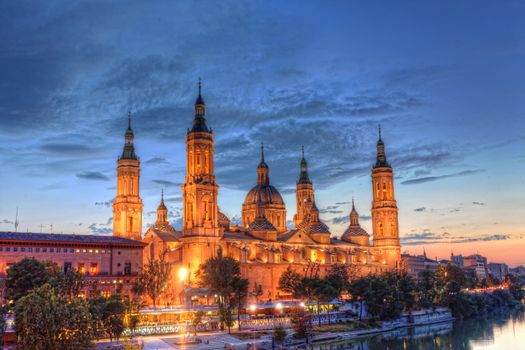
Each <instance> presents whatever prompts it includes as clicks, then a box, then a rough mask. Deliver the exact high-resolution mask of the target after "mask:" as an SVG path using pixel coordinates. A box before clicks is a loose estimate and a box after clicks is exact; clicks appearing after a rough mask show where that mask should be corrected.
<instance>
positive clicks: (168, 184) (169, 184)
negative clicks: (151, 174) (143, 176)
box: [151, 180, 181, 187]
mask: <svg viewBox="0 0 525 350" xmlns="http://www.w3.org/2000/svg"><path fill="white" fill-rule="evenodd" d="M151 181H152V182H154V183H156V184H159V185H162V186H164V187H179V186H180V185H181V183H180V182H172V181H168V180H151Z"/></svg>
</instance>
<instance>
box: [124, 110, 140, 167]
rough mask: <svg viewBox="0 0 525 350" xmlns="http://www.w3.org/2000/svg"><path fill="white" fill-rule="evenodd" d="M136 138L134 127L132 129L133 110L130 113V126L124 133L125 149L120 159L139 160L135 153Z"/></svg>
mask: <svg viewBox="0 0 525 350" xmlns="http://www.w3.org/2000/svg"><path fill="white" fill-rule="evenodd" d="M134 139H135V135H134V133H133V129H131V112H129V113H128V128H127V129H126V133H125V134H124V140H125V143H124V150H123V151H122V155H121V156H120V159H132V160H137V159H138V157H137V155H136V154H135V146H134V145H133V140H134Z"/></svg>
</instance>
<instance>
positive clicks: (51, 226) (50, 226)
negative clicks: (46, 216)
mask: <svg viewBox="0 0 525 350" xmlns="http://www.w3.org/2000/svg"><path fill="white" fill-rule="evenodd" d="M49 228H50V229H51V233H53V224H51V225H49Z"/></svg>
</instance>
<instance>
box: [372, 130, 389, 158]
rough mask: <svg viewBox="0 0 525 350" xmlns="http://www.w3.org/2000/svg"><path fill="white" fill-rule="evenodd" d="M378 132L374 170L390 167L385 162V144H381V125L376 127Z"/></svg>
mask: <svg viewBox="0 0 525 350" xmlns="http://www.w3.org/2000/svg"><path fill="white" fill-rule="evenodd" d="M378 132H379V139H378V140H377V146H376V149H377V159H376V164H375V166H374V168H385V167H390V164H388V162H387V160H386V153H385V143H384V142H383V139H382V138H381V125H379V126H378Z"/></svg>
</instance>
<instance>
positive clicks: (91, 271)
mask: <svg viewBox="0 0 525 350" xmlns="http://www.w3.org/2000/svg"><path fill="white" fill-rule="evenodd" d="M89 274H90V275H96V274H98V264H97V263H91V266H90V267H89Z"/></svg>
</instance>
